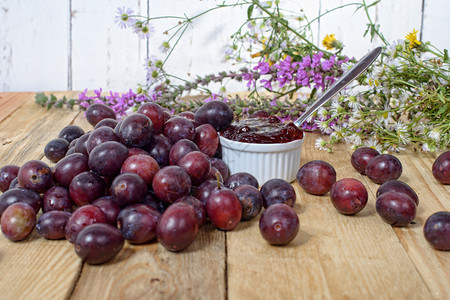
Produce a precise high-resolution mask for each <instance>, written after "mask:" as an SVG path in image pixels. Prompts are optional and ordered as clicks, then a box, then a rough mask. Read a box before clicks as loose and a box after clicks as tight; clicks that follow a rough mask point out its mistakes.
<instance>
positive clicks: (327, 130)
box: [314, 120, 333, 134]
mask: <svg viewBox="0 0 450 300" xmlns="http://www.w3.org/2000/svg"><path fill="white" fill-rule="evenodd" d="M314 123H315V124H316V125H317V127H319V129H320V131H322V132H323V133H326V134H330V133H332V132H333V130H331V128H330V125H328V122H327V121H321V120H315V121H314Z"/></svg>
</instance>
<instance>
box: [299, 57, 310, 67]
mask: <svg viewBox="0 0 450 300" xmlns="http://www.w3.org/2000/svg"><path fill="white" fill-rule="evenodd" d="M298 65H299V68H301V69H306V68H309V67H310V66H311V57H310V56H304V57H303V58H302V61H301V62H300V63H299V64H298Z"/></svg>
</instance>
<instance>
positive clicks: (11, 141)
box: [0, 93, 80, 165]
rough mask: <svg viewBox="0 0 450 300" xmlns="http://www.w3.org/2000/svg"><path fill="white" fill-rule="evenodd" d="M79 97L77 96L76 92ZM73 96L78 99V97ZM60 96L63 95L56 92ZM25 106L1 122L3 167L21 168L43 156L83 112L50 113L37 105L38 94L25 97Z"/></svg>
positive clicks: (50, 111) (0, 144)
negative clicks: (55, 139)
mask: <svg viewBox="0 0 450 300" xmlns="http://www.w3.org/2000/svg"><path fill="white" fill-rule="evenodd" d="M73 94H75V93H73ZM73 94H72V95H69V96H75V95H73ZM55 96H57V97H60V96H62V93H55ZM22 97H23V98H25V100H23V99H22V100H19V101H24V102H25V103H24V104H23V105H22V106H21V107H20V109H18V110H16V111H15V112H14V113H13V114H11V117H10V118H7V119H6V120H4V121H3V122H2V123H0V146H1V148H0V151H1V153H2V156H1V157H0V165H5V164H18V165H21V164H23V163H25V162H26V161H27V160H30V159H40V158H42V157H43V153H44V147H45V145H46V144H47V143H48V142H49V141H50V140H52V139H54V138H56V137H58V133H59V131H60V130H61V129H62V128H63V127H64V126H65V125H69V124H70V123H71V122H72V121H73V120H74V119H75V117H76V116H77V115H78V114H79V113H80V112H79V111H76V110H73V111H72V110H69V109H67V108H64V109H61V110H58V109H52V110H48V111H47V110H46V109H45V108H43V107H40V106H38V105H37V104H35V103H34V94H23V96H18V99H21V98H22Z"/></svg>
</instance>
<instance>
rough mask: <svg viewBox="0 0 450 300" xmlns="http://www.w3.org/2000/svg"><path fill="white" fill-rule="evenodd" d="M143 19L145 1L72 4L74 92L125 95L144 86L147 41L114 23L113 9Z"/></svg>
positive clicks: (145, 8) (115, 0)
mask: <svg viewBox="0 0 450 300" xmlns="http://www.w3.org/2000/svg"><path fill="white" fill-rule="evenodd" d="M124 5H126V6H127V7H130V8H132V9H133V10H134V12H135V14H138V15H147V1H146V0H133V1H127V2H126V4H124V2H123V1H120V0H114V1H110V0H101V1H89V0H80V1H72V16H73V17H72V45H73V49H72V80H73V89H74V90H84V89H86V88H88V89H99V88H103V89H104V90H109V89H113V90H114V91H128V89H130V88H134V87H136V85H137V83H145V82H144V81H145V70H144V67H143V64H144V63H145V62H144V60H145V58H146V53H147V41H146V40H141V39H139V38H138V37H137V35H135V34H133V33H132V31H130V30H129V29H128V30H123V29H121V28H119V27H118V26H117V25H116V24H115V23H114V17H115V15H116V9H117V7H122V6H124Z"/></svg>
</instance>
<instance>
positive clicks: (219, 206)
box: [0, 101, 299, 264]
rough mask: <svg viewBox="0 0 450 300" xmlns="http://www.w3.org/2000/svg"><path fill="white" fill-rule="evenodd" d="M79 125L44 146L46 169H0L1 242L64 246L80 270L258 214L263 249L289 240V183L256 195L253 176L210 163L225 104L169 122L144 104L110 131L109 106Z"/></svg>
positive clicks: (226, 119) (294, 221) (292, 222)
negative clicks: (29, 240) (70, 247)
mask: <svg viewBox="0 0 450 300" xmlns="http://www.w3.org/2000/svg"><path fill="white" fill-rule="evenodd" d="M86 119H87V121H88V122H89V123H90V124H92V125H93V126H94V129H93V130H92V131H88V132H84V130H83V129H81V128H80V127H78V126H75V125H69V126H66V127H64V128H63V129H62V130H61V131H60V133H59V135H58V138H55V139H53V140H51V141H50V142H48V143H47V145H46V146H45V149H44V155H45V157H46V158H47V159H49V160H50V161H52V162H53V163H55V164H54V166H53V167H50V166H49V165H48V164H46V163H45V162H43V161H40V160H31V161H28V162H25V163H24V164H23V165H22V166H20V167H19V166H15V165H7V166H4V167H3V168H1V169H0V191H2V192H3V194H2V195H1V196H0V215H1V229H2V232H3V235H4V236H5V237H7V238H8V239H10V240H12V241H20V240H23V239H25V238H26V237H27V236H29V235H30V233H31V232H32V231H33V229H34V228H37V231H38V233H39V234H40V235H42V236H44V237H45V238H47V239H63V238H66V239H67V240H68V241H69V242H71V243H74V245H75V251H76V253H77V254H78V255H79V256H80V257H81V258H82V259H83V261H86V262H87V263H91V264H100V263H104V262H106V261H108V260H109V259H111V258H112V257H114V256H115V255H116V254H117V253H118V252H119V251H120V250H121V249H122V248H123V245H124V242H125V240H127V241H128V242H130V243H132V244H142V243H147V242H150V241H152V240H155V239H157V241H158V242H159V243H160V244H161V245H163V246H164V247H165V248H166V249H168V250H170V251H181V250H183V249H185V248H186V247H188V246H189V245H190V244H191V243H192V242H193V240H194V239H195V237H196V236H197V234H198V231H199V228H200V227H201V226H202V225H203V224H204V223H205V222H206V221H207V220H209V221H210V222H211V223H212V224H213V225H214V226H216V227H217V228H219V229H221V230H232V229H233V228H235V227H236V225H237V224H238V223H239V222H240V221H241V220H250V219H252V218H254V217H255V216H257V215H258V214H259V213H260V211H261V210H262V207H265V208H267V210H265V212H264V214H263V215H262V216H261V218H260V228H261V234H262V236H263V237H264V238H265V239H266V240H267V241H269V242H270V243H272V244H286V243H289V242H290V241H291V240H292V239H294V238H295V236H296V235H297V233H298V231H299V221H298V217H297V214H296V213H295V211H294V210H293V208H291V207H292V206H293V205H294V202H295V199H296V195H295V191H294V188H293V187H292V186H291V185H290V183H288V182H287V181H284V180H281V179H273V180H270V181H268V182H267V183H265V184H264V185H263V186H261V189H259V188H260V186H259V183H258V181H257V180H256V178H255V177H254V176H253V175H251V174H249V173H245V172H240V173H236V174H231V175H230V174H229V169H228V166H227V165H226V164H225V162H224V161H223V160H222V159H221V158H220V157H221V151H220V143H219V135H218V131H220V130H222V129H224V128H226V127H227V126H229V125H230V123H231V121H232V120H233V112H232V110H231V109H230V107H229V106H228V105H227V104H225V103H223V102H221V101H211V102H208V103H206V104H204V105H203V106H202V107H201V108H200V109H198V110H197V111H196V112H195V114H194V113H192V112H184V113H181V114H180V115H174V116H171V115H170V114H168V113H167V112H166V111H164V110H163V109H162V108H161V107H160V106H159V105H158V104H156V103H146V104H143V105H142V106H141V107H140V108H139V110H138V111H137V112H136V113H133V114H131V115H129V116H127V117H126V118H124V119H123V120H121V121H120V122H118V121H117V120H116V116H115V114H114V112H113V111H112V110H111V109H110V108H109V107H107V106H105V105H103V104H94V105H91V106H90V107H89V108H88V109H87V111H86ZM269 206H273V208H272V207H270V208H269ZM41 209H42V214H41V215H40V216H39V217H38V218H37V216H38V213H39V211H40V210H41Z"/></svg>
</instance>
